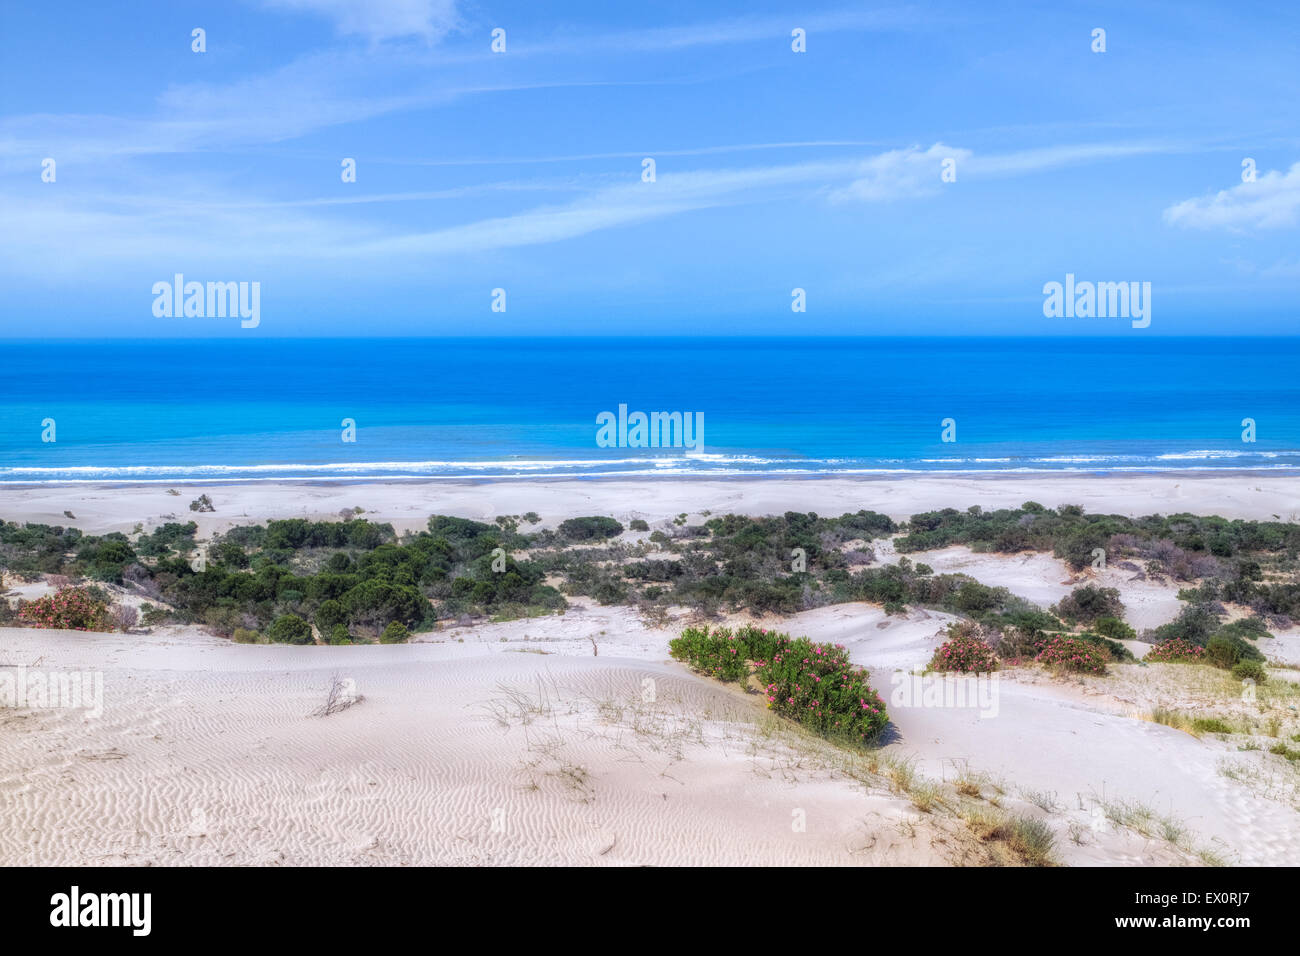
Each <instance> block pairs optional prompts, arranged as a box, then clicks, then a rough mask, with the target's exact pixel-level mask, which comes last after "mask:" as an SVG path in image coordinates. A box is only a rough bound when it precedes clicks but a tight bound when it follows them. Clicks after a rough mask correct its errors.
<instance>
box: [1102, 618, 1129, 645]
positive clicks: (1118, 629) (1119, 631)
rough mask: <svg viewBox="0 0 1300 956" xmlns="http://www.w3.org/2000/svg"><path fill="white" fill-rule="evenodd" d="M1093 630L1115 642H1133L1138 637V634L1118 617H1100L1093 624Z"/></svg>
mask: <svg viewBox="0 0 1300 956" xmlns="http://www.w3.org/2000/svg"><path fill="white" fill-rule="evenodd" d="M1092 629H1093V630H1094V631H1096V632H1097V633H1098V634H1100V635H1101V636H1102V637H1109V638H1110V639H1111V640H1113V641H1131V640H1133V639H1135V638H1136V637H1137V632H1136V631H1135V630H1133V628H1131V627H1129V626H1128V625H1127V624H1125V623H1124V622H1123V621H1121V620H1120V619H1119V618H1117V617H1099V618H1097V620H1095V621H1093V622H1092Z"/></svg>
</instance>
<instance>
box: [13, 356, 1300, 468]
mask: <svg viewBox="0 0 1300 956" xmlns="http://www.w3.org/2000/svg"><path fill="white" fill-rule="evenodd" d="M0 357H2V359H3V362H2V363H0V364H2V373H0V482H7V483H15V482H58V481H181V480H186V479H190V480H200V479H202V480H223V481H226V480H232V479H243V480H258V479H261V480H273V479H283V478H311V479H321V480H328V479H335V480H340V479H344V480H355V479H361V478H370V477H483V478H487V477H502V476H538V477H541V476H598V475H606V474H620V473H621V474H634V475H693V474H716V475H731V474H788V475H816V474H830V473H840V474H867V475H890V474H895V475H897V474H907V473H911V472H1061V471H1073V472H1128V471H1154V470H1172V469H1198V470H1200V469H1260V470H1276V469H1295V468H1300V377H1298V376H1297V371H1298V370H1300V361H1298V360H1300V338H1287V339H1276V338H1237V339H1208V338H1201V339H1190V338H1185V339H1176V338H1167V337H1166V338H1155V337H1150V336H1142V335H1137V334H1135V335H1131V336H1123V337H1116V338H1092V339H1062V338H1035V339H1028V338H1026V339H988V338H984V339H975V338H971V339H962V338H942V339H908V338H888V339H866V338H857V339H828V338H804V339H737V338H727V339H698V338H690V339H686V338H680V339H678V338H659V339H626V338H619V339H615V338H608V339H596V338H581V339H577V338H574V339H568V338H551V339H464V338H460V339H364V340H363V339H357V340H344V339H317V340H306V341H304V340H276V339H265V338H258V337H256V336H255V335H252V334H250V335H249V337H248V338H233V339H221V340H178V341H93V342H92V341H50V342H33V341H8V342H0ZM620 404H622V405H626V406H627V408H628V410H629V412H631V411H642V412H645V413H650V412H656V411H661V412H670V411H678V412H688V413H692V414H693V413H702V414H703V421H704V434H703V437H704V447H703V450H702V451H701V452H696V451H694V450H692V449H685V448H630V447H611V448H602V447H599V446H598V445H597V442H596V436H597V425H596V418H597V415H598V414H599V413H601V412H605V411H608V412H613V413H617V411H618V407H619V405H620ZM1246 418H1250V419H1254V421H1255V423H1256V424H1255V427H1256V441H1255V442H1253V443H1248V442H1244V441H1243V440H1242V432H1243V426H1242V420H1243V419H1246ZM45 419H53V420H54V423H55V424H54V437H55V441H53V442H46V441H42V433H43V431H45V432H48V429H47V428H46V427H45V426H43V425H42V422H43V421H44V420H45ZM344 419H353V420H354V421H355V423H356V433H355V434H356V441H355V442H345V441H343V440H342V433H343V426H342V422H343V420H344ZM944 419H952V420H953V421H954V422H955V437H956V441H955V442H944V441H941V433H942V426H941V423H942V422H943V420H944Z"/></svg>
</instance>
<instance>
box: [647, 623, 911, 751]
mask: <svg viewBox="0 0 1300 956" xmlns="http://www.w3.org/2000/svg"><path fill="white" fill-rule="evenodd" d="M669 650H670V652H671V654H672V656H673V657H674V658H676V659H677V660H681V661H685V662H686V663H687V664H689V665H690V666H691V668H692V669H694V670H696V671H699V672H700V673H702V674H706V675H708V676H710V677H716V678H717V679H719V680H723V681H729V682H732V681H742V682H743V681H747V680H748V678H749V675H750V674H753V675H754V676H755V677H756V678H757V679H758V681H759V683H761V684H762V685H763V691H764V694H765V696H766V698H767V704H768V707H769V708H771V709H772V710H773V711H775V712H776V713H777V714H779V715H780V716H782V717H786V718H789V719H791V720H794V721H795V722H797V723H799V724H801V725H803V726H804V727H807V728H808V729H809V730H812V731H814V732H815V733H818V734H820V735H822V736H824V737H827V738H829V739H832V740H837V741H841V742H845V743H850V744H853V745H855V746H861V745H863V744H866V743H868V742H870V741H871V740H873V739H874V738H875V737H876V736H877V735H878V734H879V733H880V732H881V731H882V730H883V729H884V728H885V725H886V724H887V723H888V722H889V717H888V714H887V713H886V711H885V704H884V701H882V700H881V699H880V697H879V695H877V694H876V692H875V691H874V690H872V688H871V686H870V685H869V684H868V683H867V677H868V674H867V672H866V671H865V670H864V669H862V668H860V667H855V666H853V665H852V664H850V663H849V655H848V651H846V650H845V649H844V646H843V645H842V644H821V643H815V642H813V641H810V640H809V639H808V638H806V637H801V638H798V639H791V638H790V636H789V635H788V634H777V633H774V632H772V631H766V630H762V629H761V628H754V627H742V628H738V629H736V630H734V631H733V630H731V629H730V628H717V629H714V630H710V629H709V628H707V627H705V628H687V629H686V630H685V631H683V632H682V636H681V637H679V638H676V639H674V640H673V641H671V642H670V644H669Z"/></svg>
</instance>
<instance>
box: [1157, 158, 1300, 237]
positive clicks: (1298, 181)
mask: <svg viewBox="0 0 1300 956" xmlns="http://www.w3.org/2000/svg"><path fill="white" fill-rule="evenodd" d="M1164 218H1165V222H1167V223H1170V224H1171V225H1175V226H1184V227H1186V228H1190V229H1227V230H1229V231H1232V232H1244V231H1246V230H1249V229H1282V228H1286V227H1288V226H1294V225H1296V223H1297V222H1298V221H1300V163H1294V164H1293V165H1292V166H1291V168H1290V169H1288V170H1287V171H1286V172H1285V173H1283V172H1279V171H1277V170H1269V171H1268V172H1266V173H1264V174H1263V175H1262V176H1259V177H1258V178H1257V179H1256V180H1255V181H1254V182H1253V183H1240V184H1238V185H1236V186H1233V187H1232V188H1231V189H1223V190H1220V191H1219V192H1217V193H1215V194H1214V195H1213V196H1203V197H1199V198H1192V199H1184V200H1183V201H1182V202H1178V203H1174V204H1173V205H1172V206H1170V207H1169V208H1168V209H1166V210H1165V212H1164Z"/></svg>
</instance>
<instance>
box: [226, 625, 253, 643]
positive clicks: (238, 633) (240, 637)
mask: <svg viewBox="0 0 1300 956" xmlns="http://www.w3.org/2000/svg"><path fill="white" fill-rule="evenodd" d="M232 639H233V640H234V642H235V643H236V644H256V643H257V641H258V634H257V631H250V630H249V629H248V628H246V627H237V628H235V633H234V634H233V635H232Z"/></svg>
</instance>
